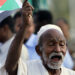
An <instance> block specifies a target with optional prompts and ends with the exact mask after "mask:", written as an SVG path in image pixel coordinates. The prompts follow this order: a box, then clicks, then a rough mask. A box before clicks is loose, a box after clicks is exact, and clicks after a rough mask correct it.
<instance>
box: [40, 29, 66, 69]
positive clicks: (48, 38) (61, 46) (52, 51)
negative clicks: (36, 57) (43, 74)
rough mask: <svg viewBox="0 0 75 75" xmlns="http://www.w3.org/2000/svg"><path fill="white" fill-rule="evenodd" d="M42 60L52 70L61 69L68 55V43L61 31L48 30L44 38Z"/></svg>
mask: <svg viewBox="0 0 75 75" xmlns="http://www.w3.org/2000/svg"><path fill="white" fill-rule="evenodd" d="M41 38H42V46H41V48H40V49H41V51H42V55H41V58H42V60H43V63H44V64H45V65H47V66H48V67H49V68H50V69H59V68H60V67H61V64H62V61H63V58H64V56H65V53H66V41H65V38H64V36H63V34H61V33H60V32H59V31H57V30H48V31H46V32H45V33H44V34H43V35H42V36H41Z"/></svg>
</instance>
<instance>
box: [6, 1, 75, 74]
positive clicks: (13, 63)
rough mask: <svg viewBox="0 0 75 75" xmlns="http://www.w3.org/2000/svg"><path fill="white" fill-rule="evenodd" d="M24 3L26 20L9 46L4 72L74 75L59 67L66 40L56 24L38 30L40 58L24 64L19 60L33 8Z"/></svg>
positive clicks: (24, 18) (37, 47)
mask: <svg viewBox="0 0 75 75" xmlns="http://www.w3.org/2000/svg"><path fill="white" fill-rule="evenodd" d="M25 5H26V6H25V9H24V12H26V13H27V12H28V13H29V14H26V13H24V12H23V16H25V17H23V20H26V21H24V22H25V23H24V24H23V26H22V27H21V29H20V31H19V33H18V34H17V35H16V37H15V39H14V40H13V42H12V44H11V46H10V49H9V53H8V57H7V60H6V64H5V70H6V72H7V73H9V75H75V72H74V71H72V70H69V69H67V68H64V67H61V64H62V62H63V59H64V56H65V54H66V40H65V37H64V34H63V32H62V30H61V29H60V28H59V27H58V26H56V25H50V24H49V25H45V26H42V27H41V29H40V30H39V32H38V43H37V46H36V52H37V53H38V55H39V56H40V57H41V60H34V61H28V62H27V63H26V64H25V63H23V61H22V60H19V58H20V54H21V47H22V45H21V44H22V43H23V40H24V37H25V36H24V34H26V33H25V32H26V28H27V27H28V26H29V25H30V22H29V18H30V16H29V15H30V14H31V11H32V10H33V9H32V7H31V6H30V5H29V3H28V2H27V3H25ZM28 9H29V10H28ZM22 10H23V9H22ZM18 37H19V38H18ZM11 57H12V59H11ZM17 73H18V74H17Z"/></svg>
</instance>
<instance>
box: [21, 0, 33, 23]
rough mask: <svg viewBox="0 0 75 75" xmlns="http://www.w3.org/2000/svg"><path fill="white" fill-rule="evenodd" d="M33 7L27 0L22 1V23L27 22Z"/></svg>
mask: <svg viewBox="0 0 75 75" xmlns="http://www.w3.org/2000/svg"><path fill="white" fill-rule="evenodd" d="M32 11H33V7H32V6H31V5H30V4H29V3H28V2H27V0H25V1H24V3H23V6H22V17H23V23H24V22H25V23H24V24H27V23H29V19H30V18H31V16H32Z"/></svg>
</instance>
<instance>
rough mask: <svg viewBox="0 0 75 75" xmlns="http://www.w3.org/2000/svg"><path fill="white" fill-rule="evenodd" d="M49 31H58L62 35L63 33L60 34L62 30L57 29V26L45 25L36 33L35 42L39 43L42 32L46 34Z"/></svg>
mask: <svg viewBox="0 0 75 75" xmlns="http://www.w3.org/2000/svg"><path fill="white" fill-rule="evenodd" d="M49 29H56V30H58V31H59V32H60V33H62V34H63V32H62V30H61V28H60V27H58V26H56V25H52V24H47V25H44V26H42V27H41V28H40V30H39V31H38V33H37V41H38V42H39V39H40V36H41V35H42V34H43V33H44V32H46V31H47V30H49Z"/></svg>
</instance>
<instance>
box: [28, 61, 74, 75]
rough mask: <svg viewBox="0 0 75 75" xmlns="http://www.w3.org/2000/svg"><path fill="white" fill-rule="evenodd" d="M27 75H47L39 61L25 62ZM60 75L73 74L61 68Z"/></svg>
mask: <svg viewBox="0 0 75 75" xmlns="http://www.w3.org/2000/svg"><path fill="white" fill-rule="evenodd" d="M27 75H49V73H48V71H47V70H46V69H45V67H44V66H43V64H42V62H41V61H38V60H36V61H30V62H27ZM60 75H75V72H74V71H72V70H69V69H67V68H64V67H61V74H60Z"/></svg>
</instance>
